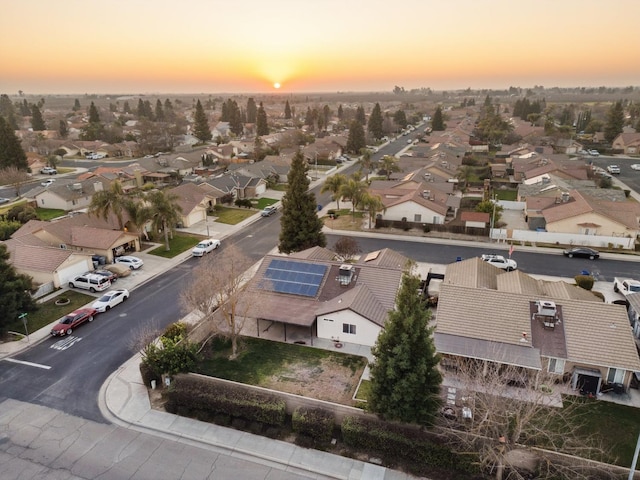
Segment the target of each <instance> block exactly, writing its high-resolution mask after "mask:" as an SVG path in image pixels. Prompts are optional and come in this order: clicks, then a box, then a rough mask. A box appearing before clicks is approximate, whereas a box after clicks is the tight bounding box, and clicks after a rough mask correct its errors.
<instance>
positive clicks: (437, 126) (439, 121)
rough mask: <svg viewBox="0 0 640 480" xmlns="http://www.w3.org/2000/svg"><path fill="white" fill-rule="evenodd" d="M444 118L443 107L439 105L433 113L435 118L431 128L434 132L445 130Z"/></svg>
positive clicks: (432, 120)
mask: <svg viewBox="0 0 640 480" xmlns="http://www.w3.org/2000/svg"><path fill="white" fill-rule="evenodd" d="M444 127H445V125H444V119H443V117H442V108H440V105H438V108H436V111H435V113H434V114H433V118H432V119H431V129H432V130H433V131H434V132H441V131H443V130H444Z"/></svg>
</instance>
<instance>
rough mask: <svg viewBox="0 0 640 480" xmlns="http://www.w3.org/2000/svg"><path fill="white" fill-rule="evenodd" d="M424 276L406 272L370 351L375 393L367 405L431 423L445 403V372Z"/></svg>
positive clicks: (390, 414)
mask: <svg viewBox="0 0 640 480" xmlns="http://www.w3.org/2000/svg"><path fill="white" fill-rule="evenodd" d="M419 289H420V278H419V277H417V276H416V275H413V274H411V273H409V272H405V273H404V274H403V276H402V285H401V286H400V290H399V291H398V294H397V296H396V308H395V310H393V311H391V312H389V317H388V319H387V321H386V322H385V325H384V330H382V332H381V333H380V335H379V336H378V340H377V341H376V344H375V345H374V347H373V348H372V350H371V353H372V354H373V356H374V363H373V365H372V366H371V391H370V393H369V396H368V398H367V404H368V407H369V408H370V410H371V411H373V412H375V413H377V414H378V415H380V416H381V417H382V418H385V419H388V420H397V421H401V422H406V423H416V424H419V425H431V424H432V422H433V420H434V417H435V415H436V414H437V412H438V410H439V407H440V384H441V383H442V375H441V374H440V371H439V370H438V362H439V357H438V354H437V353H436V349H435V345H434V343H433V337H432V334H433V327H430V326H429V325H428V323H429V319H430V318H431V315H430V312H429V310H427V309H425V307H424V304H423V301H422V299H421V297H420V296H419V295H418V294H417V292H418V290H419Z"/></svg>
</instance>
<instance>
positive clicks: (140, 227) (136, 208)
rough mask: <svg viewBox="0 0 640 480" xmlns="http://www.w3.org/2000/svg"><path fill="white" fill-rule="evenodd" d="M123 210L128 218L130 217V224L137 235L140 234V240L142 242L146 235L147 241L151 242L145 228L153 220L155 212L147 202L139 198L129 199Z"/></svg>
mask: <svg viewBox="0 0 640 480" xmlns="http://www.w3.org/2000/svg"><path fill="white" fill-rule="evenodd" d="M122 208H123V210H124V211H125V212H126V213H127V216H128V217H129V222H128V223H130V224H131V225H133V227H134V228H135V230H136V233H137V234H138V238H140V240H142V236H143V235H144V237H145V239H147V240H149V236H148V235H147V232H146V230H145V229H144V227H145V225H146V224H147V222H149V221H150V220H151V219H152V218H153V212H152V211H151V207H150V206H149V205H148V204H147V202H145V201H144V200H141V199H139V198H138V199H134V198H127V199H126V200H125V201H124V203H123V205H122Z"/></svg>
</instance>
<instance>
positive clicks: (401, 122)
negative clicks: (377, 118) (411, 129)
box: [393, 110, 409, 129]
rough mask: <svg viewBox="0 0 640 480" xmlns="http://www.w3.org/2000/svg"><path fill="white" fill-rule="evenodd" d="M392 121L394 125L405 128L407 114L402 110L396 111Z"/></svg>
mask: <svg viewBox="0 0 640 480" xmlns="http://www.w3.org/2000/svg"><path fill="white" fill-rule="evenodd" d="M393 121H394V122H395V124H396V125H398V126H399V127H400V128H403V129H404V128H407V125H408V123H409V122H407V114H406V113H405V112H404V110H398V111H396V113H394V114H393Z"/></svg>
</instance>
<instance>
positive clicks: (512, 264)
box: [480, 253, 518, 272]
mask: <svg viewBox="0 0 640 480" xmlns="http://www.w3.org/2000/svg"><path fill="white" fill-rule="evenodd" d="M480 258H481V259H482V260H483V261H485V262H487V263H490V264H491V265H493V266H494V267H498V268H501V269H503V270H506V271H507V272H510V271H511V270H516V269H517V268H518V264H517V263H516V261H515V260H511V259H510V258H505V257H503V256H502V255H495V254H492V253H485V254H484V255H482V256H481V257H480Z"/></svg>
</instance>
